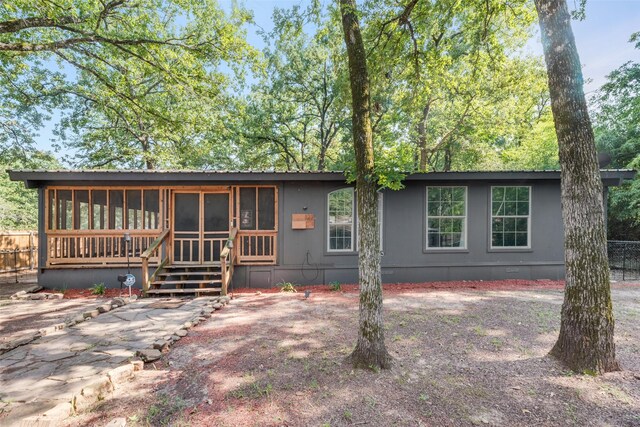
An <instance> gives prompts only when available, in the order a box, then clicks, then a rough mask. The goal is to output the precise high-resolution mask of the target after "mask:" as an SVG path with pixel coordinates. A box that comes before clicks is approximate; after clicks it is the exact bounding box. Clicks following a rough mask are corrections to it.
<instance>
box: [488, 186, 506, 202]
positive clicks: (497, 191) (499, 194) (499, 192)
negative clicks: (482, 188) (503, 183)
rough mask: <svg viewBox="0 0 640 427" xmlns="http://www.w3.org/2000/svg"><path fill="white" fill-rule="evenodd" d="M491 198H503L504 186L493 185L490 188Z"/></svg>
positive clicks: (498, 199)
mask: <svg viewBox="0 0 640 427" xmlns="http://www.w3.org/2000/svg"><path fill="white" fill-rule="evenodd" d="M491 198H492V199H493V200H495V201H502V200H504V188H503V187H493V190H491Z"/></svg>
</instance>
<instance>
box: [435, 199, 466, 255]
mask: <svg viewBox="0 0 640 427" xmlns="http://www.w3.org/2000/svg"><path fill="white" fill-rule="evenodd" d="M466 234H467V187H427V249H440V248H457V249H465V248H466V246H467V242H466V240H467V239H466Z"/></svg>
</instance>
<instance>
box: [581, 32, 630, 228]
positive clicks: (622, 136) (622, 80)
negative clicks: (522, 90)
mask: <svg viewBox="0 0 640 427" xmlns="http://www.w3.org/2000/svg"><path fill="white" fill-rule="evenodd" d="M631 42H634V43H636V48H638V49H640V33H635V34H633V35H632V37H631ZM592 101H593V104H594V109H595V112H596V114H595V124H596V126H595V132H596V138H597V142H598V147H599V149H600V150H601V151H604V152H606V153H608V154H609V155H610V156H611V167H615V168H630V169H635V170H640V127H639V126H638V123H640V63H637V62H631V61H630V62H627V63H625V64H624V65H622V66H621V67H620V68H618V69H616V70H614V71H612V72H611V73H610V74H609V75H608V76H607V82H606V83H605V84H604V85H603V86H602V88H601V89H600V91H599V92H598V94H597V95H596V96H595V97H594V99H593V100H592ZM610 192H611V193H610V198H609V220H610V221H609V237H610V238H613V239H619V240H640V178H639V177H637V176H636V178H635V179H634V180H633V181H631V182H628V183H625V184H623V185H622V186H620V187H617V188H612V189H611V190H610Z"/></svg>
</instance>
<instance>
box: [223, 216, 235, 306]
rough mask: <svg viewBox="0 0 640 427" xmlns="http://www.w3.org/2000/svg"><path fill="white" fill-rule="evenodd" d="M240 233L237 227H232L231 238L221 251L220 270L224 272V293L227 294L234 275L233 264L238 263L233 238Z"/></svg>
mask: <svg viewBox="0 0 640 427" xmlns="http://www.w3.org/2000/svg"><path fill="white" fill-rule="evenodd" d="M236 234H238V229H237V228H235V227H234V228H232V229H231V231H230V232H229V239H228V240H227V243H226V244H225V245H224V248H223V249H222V251H221V252H220V271H221V272H222V292H221V293H222V295H226V294H227V288H228V286H229V283H231V278H232V277H233V265H234V264H235V263H236V251H235V249H234V245H233V240H234V239H235V238H236Z"/></svg>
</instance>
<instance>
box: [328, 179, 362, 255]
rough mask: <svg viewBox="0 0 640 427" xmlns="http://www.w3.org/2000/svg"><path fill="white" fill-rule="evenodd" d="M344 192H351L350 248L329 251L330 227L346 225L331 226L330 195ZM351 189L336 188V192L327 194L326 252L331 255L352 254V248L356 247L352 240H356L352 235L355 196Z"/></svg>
mask: <svg viewBox="0 0 640 427" xmlns="http://www.w3.org/2000/svg"><path fill="white" fill-rule="evenodd" d="M344 190H349V191H351V247H350V248H349V249H331V226H332V225H346V224H347V223H334V224H331V223H330V222H329V221H330V212H329V209H331V203H330V201H329V199H330V198H331V195H332V194H333V193H336V192H338V191H344ZM353 190H354V189H353V187H345V188H338V189H336V190H333V191H330V192H329V193H328V194H327V252H331V253H349V252H354V247H356V245H355V244H354V243H355V242H354V239H356V237H357V236H356V235H355V233H354V228H355V220H356V215H357V212H356V195H355V192H354V191H353Z"/></svg>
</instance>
